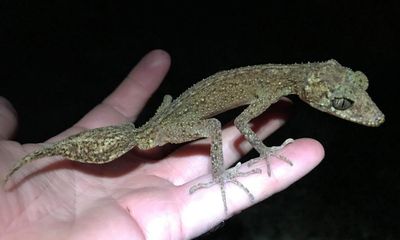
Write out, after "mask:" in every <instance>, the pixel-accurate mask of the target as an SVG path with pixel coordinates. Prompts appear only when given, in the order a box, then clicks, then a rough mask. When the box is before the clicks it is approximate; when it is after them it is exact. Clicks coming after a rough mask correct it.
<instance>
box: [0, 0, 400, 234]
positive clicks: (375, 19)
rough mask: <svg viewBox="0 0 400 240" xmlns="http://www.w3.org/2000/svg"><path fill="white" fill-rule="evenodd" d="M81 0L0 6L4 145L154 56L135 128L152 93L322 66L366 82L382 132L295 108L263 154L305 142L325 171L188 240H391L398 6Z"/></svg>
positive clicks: (64, 114) (58, 127) (32, 133)
mask: <svg viewBox="0 0 400 240" xmlns="http://www.w3.org/2000/svg"><path fill="white" fill-rule="evenodd" d="M91 2H92V1H85V3H78V4H77V3H72V2H67V1H4V0H2V1H0V61H1V64H0V81H1V84H0V95H2V96H5V97H6V98H8V99H9V100H10V101H11V102H12V103H13V104H14V106H15V108H16V109H17V111H18V114H19V123H20V128H19V132H18V134H17V137H16V138H17V140H19V141H22V142H40V141H44V140H45V139H47V138H49V137H51V136H53V135H55V134H57V133H58V132H60V131H62V130H63V129H65V128H67V127H69V126H70V125H72V124H73V123H74V122H75V121H77V120H78V119H79V118H80V117H82V116H83V115H84V114H85V113H86V112H87V111H88V110H90V109H91V108H92V107H93V106H95V105H96V104H97V103H98V102H99V101H101V100H102V99H103V98H104V97H105V96H107V95H108V94H109V93H110V92H111V91H112V90H113V89H114V88H115V87H116V86H117V85H118V84H119V83H120V81H121V80H122V79H123V78H124V77H125V76H126V74H127V73H128V71H129V70H130V69H131V68H132V67H133V66H134V65H135V64H136V63H137V61H138V60H139V59H140V58H141V57H142V56H143V55H144V54H145V53H146V52H148V51H149V50H151V49H154V48H162V49H165V50H167V51H168V52H169V53H170V54H171V56H172V68H171V71H170V73H169V74H168V76H167V78H166V79H165V81H164V83H163V84H162V85H161V87H160V89H159V91H158V92H157V93H156V94H155V95H154V96H153V98H152V99H151V100H150V101H149V103H148V105H147V107H146V111H145V112H144V113H143V114H142V116H141V118H140V119H139V122H141V123H143V122H144V121H145V120H147V119H148V118H149V117H150V116H151V115H152V114H153V113H154V111H155V109H156V108H157V107H158V105H159V104H160V102H161V99H162V96H163V95H164V94H166V93H170V94H172V95H173V96H177V95H178V94H179V93H180V92H182V91H184V90H185V89H186V88H187V87H189V86H191V85H192V84H193V83H194V82H197V81H198V80H200V79H202V78H204V77H207V76H209V75H211V74H213V73H215V72H217V71H219V70H223V69H229V68H234V67H240V66H245V65H252V64H261V63H284V64H286V63H287V64H289V63H294V62H308V61H323V60H328V59H331V58H334V59H336V60H338V61H339V62H340V63H341V64H343V65H344V66H348V67H351V68H352V69H355V70H361V71H363V72H364V73H366V75H367V76H368V77H369V79H370V88H369V93H370V95H371V96H372V98H373V99H374V101H375V102H376V103H377V105H378V106H379V107H380V108H381V110H382V111H383V112H384V113H385V115H386V119H387V120H386V122H385V123H384V124H383V125H382V126H381V127H379V128H368V127H363V126H359V125H356V124H353V123H349V122H346V121H343V120H340V119H337V118H334V117H331V116H329V115H327V114H322V113H320V112H318V111H317V110H314V109H311V108H310V107H308V106H307V105H306V104H304V103H302V102H300V101H298V100H297V99H296V98H295V99H294V100H295V103H296V104H295V111H294V114H293V117H292V118H291V119H290V120H289V122H288V123H287V124H286V125H285V126H284V127H283V128H282V129H281V130H279V131H278V132H277V133H275V134H274V135H273V136H272V137H270V138H269V139H268V140H267V141H266V143H267V144H269V145H273V144H280V143H281V142H282V141H283V140H284V139H286V138H288V137H293V138H299V137H312V138H316V139H318V140H319V141H320V142H321V143H322V144H323V145H324V147H325V148H326V157H325V160H324V161H323V162H322V164H321V165H320V166H318V167H317V168H316V169H315V170H314V171H313V172H312V173H310V174H309V175H307V176H306V177H304V178H303V179H302V180H300V181H299V182H297V183H295V184H294V185H293V186H291V187H290V188H289V189H287V190H285V191H283V192H281V193H279V194H276V195H275V196H273V197H271V198H270V199H267V200H266V201H264V202H262V203H259V204H258V205H256V206H254V207H252V208H250V209H248V210H246V211H244V212H242V213H241V214H239V215H237V216H235V217H233V218H232V219H230V220H227V221H226V222H225V223H224V224H223V225H222V226H220V227H219V228H218V229H216V230H215V231H212V232H210V233H207V234H206V235H204V236H203V237H201V239H399V237H400V235H398V232H399V231H398V228H399V227H398V226H399V224H398V216H399V214H400V211H399V194H400V191H399V190H400V187H399V184H398V181H399V180H398V179H399V167H400V164H399V159H398V157H397V156H395V153H397V152H398V149H399V148H400V144H399V140H398V138H399V127H398V123H399V122H400V121H399V117H398V116H397V115H398V114H397V109H398V103H399V101H398V96H399V91H400V90H399V89H400V88H399V87H397V86H396V85H395V84H398V80H399V76H398V72H399V71H398V69H399V63H398V59H399V58H398V52H399V51H398V50H399V47H398V46H399V38H398V36H397V34H398V33H399V17H398V16H399V14H400V11H399V10H400V8H399V4H398V3H397V1H370V2H368V1H327V0H311V1H291V2H290V3H288V2H286V1H285V3H284V1H278V0H275V1H263V4H260V3H254V2H253V3H250V2H244V1H243V2H242V3H240V4H239V3H234V2H229V3H228V2H226V3H224V7H218V6H217V4H216V3H213V4H205V3H204V4H199V3H190V4H187V3H179V4H174V3H172V2H168V3H164V4H161V5H160V4H155V3H151V2H152V1H149V3H148V4H143V3H137V2H135V1H129V3H122V1H105V0H101V1H93V2H92V3H91ZM260 2H261V1H260ZM132 101H133V104H134V99H132ZM229 117H231V118H233V116H229ZM229 117H228V118H229ZM252 156H255V154H254V153H253V155H252Z"/></svg>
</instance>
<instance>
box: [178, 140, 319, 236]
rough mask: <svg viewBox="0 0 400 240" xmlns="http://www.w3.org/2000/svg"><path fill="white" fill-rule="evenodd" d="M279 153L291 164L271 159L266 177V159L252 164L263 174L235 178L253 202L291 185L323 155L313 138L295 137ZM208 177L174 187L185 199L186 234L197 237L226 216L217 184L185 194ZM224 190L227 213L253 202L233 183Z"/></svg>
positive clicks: (245, 167) (238, 210) (184, 225)
mask: <svg viewBox="0 0 400 240" xmlns="http://www.w3.org/2000/svg"><path fill="white" fill-rule="evenodd" d="M281 153H282V154H283V155H285V156H287V157H288V158H290V159H291V160H292V161H293V166H290V165H288V164H286V163H284V162H282V161H279V160H277V159H272V176H271V177H268V175H267V174H266V164H265V161H261V162H259V163H257V164H256V166H254V167H258V168H261V169H262V170H263V173H262V174H253V175H250V176H248V177H244V178H240V179H238V180H239V181H240V182H241V183H242V184H243V185H244V186H246V187H247V188H248V189H249V190H250V192H251V193H252V194H253V195H254V196H255V200H256V202H259V201H261V200H263V199H265V198H268V197H269V196H271V195H272V194H274V193H277V192H279V191H282V190H284V189H285V188H287V187H288V186H290V185H291V184H292V183H294V182H295V181H297V180H298V179H300V178H301V177H303V176H304V175H305V174H307V173H308V172H309V171H311V170H312V169H313V168H314V167H315V166H317V165H318V164H319V162H320V161H321V160H322V158H323V156H324V150H323V147H322V146H321V144H320V143H318V142H317V141H315V140H313V139H300V140H296V141H295V142H294V143H292V144H290V145H288V146H287V147H285V148H284V149H283V150H282V152H281ZM241 170H242V171H246V170H249V169H248V168H247V166H245V165H242V166H241ZM210 180H211V175H208V176H206V177H202V178H200V179H196V180H195V181H193V182H190V183H188V184H185V185H183V186H181V187H179V188H178V190H177V191H178V193H177V194H178V195H179V197H178V199H180V200H182V201H185V204H183V206H184V207H183V208H182V209H181V220H182V221H181V222H182V224H183V229H185V230H186V231H189V232H188V234H189V236H197V235H198V234H200V233H202V232H205V231H206V230H207V229H210V228H211V227H212V226H216V225H217V224H219V223H221V222H222V221H223V220H224V219H225V218H226V217H227V216H226V215H225V213H224V206H223V204H222V199H221V192H220V188H219V186H213V187H211V188H207V189H201V190H199V191H197V192H195V193H193V194H191V195H189V194H188V192H189V189H190V187H192V186H193V185H195V184H197V183H202V182H207V181H210ZM225 189H226V196H227V203H228V216H229V215H231V214H233V213H237V212H240V211H242V210H243V209H245V208H247V207H249V206H250V205H252V204H255V203H251V202H250V201H249V198H248V195H247V194H246V193H245V192H244V191H243V190H242V189H241V188H238V187H237V186H236V185H233V184H229V183H228V184H226V186H225ZM190 231H192V232H190ZM184 232H185V231H184Z"/></svg>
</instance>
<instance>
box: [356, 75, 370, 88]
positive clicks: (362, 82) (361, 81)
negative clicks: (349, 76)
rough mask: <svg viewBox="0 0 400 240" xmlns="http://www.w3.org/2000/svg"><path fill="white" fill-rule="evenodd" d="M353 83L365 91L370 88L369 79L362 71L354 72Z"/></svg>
mask: <svg viewBox="0 0 400 240" xmlns="http://www.w3.org/2000/svg"><path fill="white" fill-rule="evenodd" d="M353 81H354V83H355V84H357V85H358V86H360V87H361V88H362V89H363V90H367V88H368V78H367V76H365V74H364V73H362V72H360V71H356V72H354V75H353Z"/></svg>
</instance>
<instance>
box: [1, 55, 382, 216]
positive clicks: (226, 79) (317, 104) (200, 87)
mask: <svg viewBox="0 0 400 240" xmlns="http://www.w3.org/2000/svg"><path fill="white" fill-rule="evenodd" d="M367 87H368V79H367V77H366V76H365V75H364V74H363V73H362V72H359V71H356V72H354V71H352V70H351V69H349V68H346V67H343V66H341V65H340V64H339V63H338V62H336V61H335V60H329V61H327V62H321V63H308V64H293V65H277V64H266V65H258V66H249V67H242V68H237V69H232V70H227V71H221V72H218V73H216V74H214V75H212V76H210V77H208V78H206V79H204V80H202V81H200V82H198V83H197V84H195V85H194V86H192V87H191V88H189V89H188V90H186V91H185V92H184V93H182V94H181V95H180V96H179V97H178V98H176V99H175V100H173V99H172V97H171V96H169V95H166V96H165V97H164V100H163V102H162V104H161V106H160V107H159V108H158V110H157V112H156V114H155V115H154V116H153V117H152V118H151V119H150V120H149V121H148V122H147V123H146V124H144V125H143V126H141V127H140V128H135V127H134V125H133V124H131V123H127V124H123V125H118V126H109V127H104V128H97V129H92V130H88V131H84V132H82V133H79V134H76V135H73V136H70V137H68V138H66V139H64V140H62V141H60V142H57V143H54V144H53V145H50V146H48V147H44V148H42V149H39V150H37V151H35V152H33V153H31V154H28V155H27V156H25V157H24V158H23V159H21V160H20V161H19V162H17V163H16V165H15V166H14V167H13V168H12V169H11V170H10V172H9V173H8V174H7V175H6V177H5V182H6V181H7V180H8V179H9V178H10V176H11V175H12V174H14V173H15V172H16V171H17V170H18V169H19V168H20V167H22V166H23V165H25V164H27V163H29V162H32V161H34V160H36V159H40V158H43V157H48V156H63V157H65V158H67V159H70V160H74V161H79V162H84V163H95V164H101V163H106V162H110V161H112V160H114V159H116V158H118V157H119V156H121V155H123V154H124V153H126V152H128V151H129V150H131V149H132V148H133V147H137V148H139V149H150V148H153V147H156V146H162V145H164V144H165V143H183V142H187V141H192V140H196V139H199V138H206V137H210V138H211V150H210V157H211V164H212V174H213V180H212V181H211V182H208V183H201V184H198V185H195V186H193V187H192V188H191V190H190V192H191V193H193V192H195V191H197V190H199V189H201V188H207V187H210V186H213V185H215V184H218V185H219V186H220V188H221V193H222V200H223V204H224V208H225V211H226V210H227V206H226V197H225V190H224V185H225V183H227V182H231V183H234V184H236V185H237V186H239V187H240V188H242V189H243V190H244V191H245V192H246V193H247V194H248V195H249V198H250V200H253V199H254V197H253V195H252V194H251V193H250V191H249V190H248V189H247V188H246V187H245V186H243V185H242V184H241V183H240V182H238V181H237V180H236V178H237V177H238V176H247V175H249V174H253V173H260V172H261V170H260V169H253V170H251V171H249V172H239V171H238V170H237V169H238V168H237V167H234V168H232V169H229V170H225V169H224V167H223V163H224V160H223V153H222V138H221V124H220V122H219V121H218V120H217V119H215V118H212V117H213V116H215V115H217V114H219V113H221V112H224V111H227V110H230V109H232V108H235V107H238V106H243V105H247V108H246V109H245V110H244V111H243V112H242V113H241V114H240V115H239V116H238V117H237V118H236V119H235V122H234V123H235V126H236V127H237V128H238V129H239V131H240V132H241V133H242V134H243V135H244V137H245V138H246V140H248V141H249V142H250V144H251V145H252V146H253V147H254V148H255V149H256V150H257V151H258V152H259V154H260V158H257V159H256V160H254V161H257V160H258V159H266V161H267V164H268V166H269V163H268V158H269V157H270V156H271V155H274V156H277V157H278V158H279V159H281V160H284V161H286V162H288V163H289V164H291V162H290V161H289V160H288V159H286V158H285V157H284V156H281V155H278V154H277V153H276V152H277V151H278V150H279V149H280V148H282V147H283V146H284V145H286V144H288V143H290V142H291V141H292V140H291V139H288V140H287V141H285V143H284V144H282V146H280V147H267V146H265V145H264V143H263V142H262V141H261V139H260V138H258V137H257V135H256V134H255V133H254V132H253V130H252V129H251V128H250V126H249V122H250V121H251V120H252V119H253V118H255V117H257V116H258V115H260V114H261V113H262V112H263V111H265V110H266V109H267V108H268V107H269V106H270V105H271V104H273V103H274V102H276V101H278V100H279V99H280V98H281V97H282V96H286V95H290V94H296V95H298V96H299V97H300V98H301V99H302V100H304V101H305V102H307V103H308V104H309V105H311V106H312V107H314V108H316V109H319V110H321V111H323V112H327V113H330V114H332V115H335V116H337V117H340V118H343V119H346V120H349V121H352V122H356V123H359V124H363V125H366V126H379V125H380V124H381V123H383V121H384V115H383V114H382V112H381V111H380V110H379V109H378V107H377V106H376V105H375V103H374V102H373V101H372V100H371V98H370V97H369V96H368V94H367V92H366V89H367ZM254 161H252V162H254ZM268 174H270V169H269V168H268Z"/></svg>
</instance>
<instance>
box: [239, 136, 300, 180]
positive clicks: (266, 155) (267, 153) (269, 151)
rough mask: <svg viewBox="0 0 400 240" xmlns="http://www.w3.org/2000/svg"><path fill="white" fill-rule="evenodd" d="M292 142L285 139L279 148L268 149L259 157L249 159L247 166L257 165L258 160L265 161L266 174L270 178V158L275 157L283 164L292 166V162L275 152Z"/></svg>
mask: <svg viewBox="0 0 400 240" xmlns="http://www.w3.org/2000/svg"><path fill="white" fill-rule="evenodd" d="M293 141H294V140H293V139H292V138H288V139H286V140H285V141H284V142H283V143H282V144H281V145H280V146H274V147H269V148H267V149H266V150H265V152H263V153H261V154H260V156H259V157H257V158H254V159H251V160H250V161H249V162H248V163H247V166H249V167H250V166H252V165H253V164H255V163H257V162H258V161H260V160H265V161H266V162H267V173H268V176H271V163H270V161H271V160H270V157H271V156H273V157H276V158H278V159H280V160H282V161H284V162H286V163H287V164H289V165H290V166H293V163H292V161H290V160H289V159H288V158H287V157H285V156H283V155H280V154H278V153H277V152H278V151H279V150H281V149H282V148H284V147H285V146H286V145H288V144H290V143H292V142H293Z"/></svg>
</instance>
